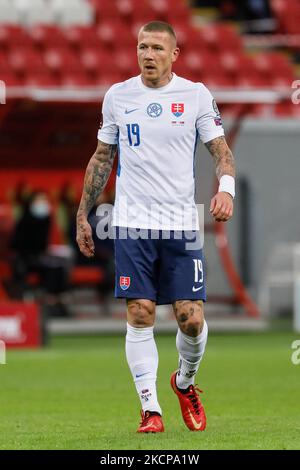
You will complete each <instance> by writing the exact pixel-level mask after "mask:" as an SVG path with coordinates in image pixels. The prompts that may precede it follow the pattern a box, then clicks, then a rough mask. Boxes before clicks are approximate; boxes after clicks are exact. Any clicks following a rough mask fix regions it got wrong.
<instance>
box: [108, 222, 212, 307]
mask: <svg viewBox="0 0 300 470" xmlns="http://www.w3.org/2000/svg"><path fill="white" fill-rule="evenodd" d="M136 230H137V229H130V228H128V229H126V228H121V227H117V228H116V233H115V265H116V283H115V297H117V298H128V299H149V300H153V301H154V302H156V304H157V305H164V304H171V303H173V302H175V301H176V300H203V301H205V300H206V293H205V276H204V263H203V253H202V249H201V248H200V247H199V246H200V245H199V243H198V245H197V246H195V245H194V242H195V239H196V237H197V236H198V235H199V234H197V232H179V231H176V232H174V231H170V232H165V231H161V230H159V231H158V230H157V231H156V232H155V233H156V237H155V238H153V237H152V238H151V237H150V234H151V231H150V230H140V233H141V234H143V235H142V236H141V237H140V238H137V237H136V235H134V236H133V237H131V233H130V231H134V233H135V234H136ZM152 233H153V232H152ZM166 233H167V236H168V235H169V238H166V235H165V234H166ZM126 237H127V238H126ZM179 237H181V239H180V238H179ZM136 238H137V239H136ZM187 244H188V245H187ZM187 247H189V249H187Z"/></svg>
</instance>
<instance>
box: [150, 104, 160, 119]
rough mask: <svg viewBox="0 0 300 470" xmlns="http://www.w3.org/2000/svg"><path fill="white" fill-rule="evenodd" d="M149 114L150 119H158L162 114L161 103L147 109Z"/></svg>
mask: <svg viewBox="0 0 300 470" xmlns="http://www.w3.org/2000/svg"><path fill="white" fill-rule="evenodd" d="M147 113H148V115H149V116H150V117H152V118H156V117H158V116H160V115H161V113H162V106H161V104H159V103H151V104H149V106H148V108H147Z"/></svg>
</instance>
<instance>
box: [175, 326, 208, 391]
mask: <svg viewBox="0 0 300 470" xmlns="http://www.w3.org/2000/svg"><path fill="white" fill-rule="evenodd" d="M207 334H208V328H207V323H206V321H205V320H204V325H203V329H202V331H201V333H200V335H199V336H196V337H192V336H188V335H186V334H185V333H182V331H181V330H180V329H179V328H178V331H177V336H176V347H177V351H178V352H179V366H178V371H177V375H176V385H177V387H178V388H179V389H180V390H186V389H187V388H188V387H189V386H190V385H194V382H195V375H196V373H197V371H198V369H199V365H200V361H201V359H202V357H203V354H204V351H205V346H206V342H207Z"/></svg>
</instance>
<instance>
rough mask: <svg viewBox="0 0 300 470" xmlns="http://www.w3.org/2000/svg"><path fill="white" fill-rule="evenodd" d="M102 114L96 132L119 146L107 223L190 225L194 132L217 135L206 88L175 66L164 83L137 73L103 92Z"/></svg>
mask: <svg viewBox="0 0 300 470" xmlns="http://www.w3.org/2000/svg"><path fill="white" fill-rule="evenodd" d="M102 113H103V124H102V127H101V128H100V129H99V132H98V139H99V140H101V141H102V142H105V143H107V144H117V145H118V151H119V165H118V173H117V174H118V176H117V179H116V199H115V205H114V213H113V225H115V226H121V227H134V228H142V229H155V230H194V229H197V228H198V227H199V225H198V216H197V210H196V205H195V199H194V195H195V175H194V158H195V150H196V145H197V141H198V137H200V139H201V140H202V142H204V143H205V142H208V141H210V140H212V139H214V138H216V137H219V136H222V135H224V130H223V127H222V122H221V118H220V115H219V111H218V108H217V105H216V103H215V101H214V99H213V97H212V95H211V93H210V92H209V91H208V89H207V88H206V87H205V86H204V85H203V84H202V83H194V82H191V81H190V80H186V79H184V78H181V77H178V76H177V75H176V74H175V73H173V77H172V80H171V81H170V82H169V83H168V84H167V85H165V86H163V87H160V88H149V87H147V86H145V85H144V84H143V82H142V79H141V76H140V75H139V76H137V77H133V78H130V79H129V80H126V81H124V82H122V83H117V84H115V85H113V86H112V87H111V88H110V89H109V90H108V91H107V93H106V95H105V97H104V101H103V107H102Z"/></svg>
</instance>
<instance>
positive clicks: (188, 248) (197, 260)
mask: <svg viewBox="0 0 300 470" xmlns="http://www.w3.org/2000/svg"><path fill="white" fill-rule="evenodd" d="M173 235H174V236H173ZM179 235H180V233H179ZM179 235H176V237H175V232H174V233H172V236H171V238H170V239H166V240H162V241H161V246H160V248H161V250H160V251H161V259H160V261H161V264H160V276H159V284H158V285H159V287H158V302H157V303H158V304H161V303H171V304H173V303H174V302H176V301H177V300H184V299H187V300H203V301H205V300H206V292H205V274H204V262H203V250H202V249H201V247H200V246H199V245H198V244H195V243H190V241H189V240H187V237H186V235H185V234H184V233H181V237H179Z"/></svg>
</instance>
